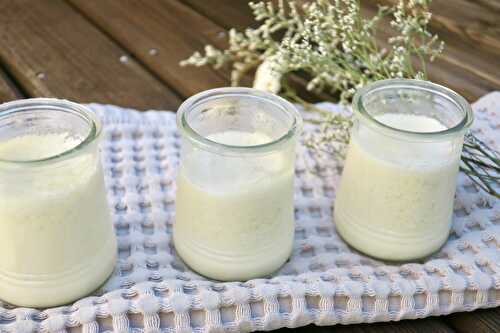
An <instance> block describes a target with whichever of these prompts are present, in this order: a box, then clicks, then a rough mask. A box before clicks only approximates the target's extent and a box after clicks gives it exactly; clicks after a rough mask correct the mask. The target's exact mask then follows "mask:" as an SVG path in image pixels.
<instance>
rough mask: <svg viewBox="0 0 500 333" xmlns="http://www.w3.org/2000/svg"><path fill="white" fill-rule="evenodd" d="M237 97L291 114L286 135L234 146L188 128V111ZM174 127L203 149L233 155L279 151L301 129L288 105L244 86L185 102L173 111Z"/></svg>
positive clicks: (299, 118) (294, 110) (205, 93)
mask: <svg viewBox="0 0 500 333" xmlns="http://www.w3.org/2000/svg"><path fill="white" fill-rule="evenodd" d="M238 96H241V97H250V98H255V99H257V100H260V101H264V102H266V103H272V104H274V105H275V106H277V107H278V108H280V109H281V110H283V111H284V112H286V113H287V114H289V115H291V117H292V119H293V121H292V124H291V125H290V127H289V129H288V130H287V131H286V133H284V134H283V135H281V136H280V137H278V138H276V139H274V140H272V141H270V142H266V143H264V144H259V145H251V146H237V145H231V144H224V143H220V142H217V141H213V140H210V139H208V138H207V137H205V136H203V135H201V134H200V133H198V132H197V131H196V130H195V129H194V128H192V127H191V125H190V124H189V121H188V120H187V119H186V116H187V114H188V113H189V111H190V110H192V109H194V108H195V107H196V106H198V105H200V104H202V103H204V102H207V101H210V100H215V99H219V98H224V97H238ZM177 127H178V129H179V131H180V132H181V134H183V135H186V136H187V137H188V138H189V139H190V140H192V141H194V142H195V143H197V144H198V145H199V146H200V147H201V148H203V149H205V150H211V151H224V152H233V153H237V154H241V153H263V152H269V151H274V150H277V149H279V147H280V146H281V145H282V144H284V143H285V142H288V141H289V140H290V139H292V138H293V137H295V136H296V135H297V134H298V133H300V130H301V129H302V116H301V115H300V113H299V111H298V110H297V108H295V106H294V105H293V104H292V103H290V102H288V101H287V100H285V99H284V98H282V97H280V96H277V95H275V94H272V93H269V92H266V91H262V90H258V89H254V88H247V87H224V88H215V89H209V90H205V91H202V92H200V93H198V94H196V95H193V96H191V97H189V98H188V99H187V100H185V101H184V102H183V103H182V104H181V106H180V107H179V109H178V111H177Z"/></svg>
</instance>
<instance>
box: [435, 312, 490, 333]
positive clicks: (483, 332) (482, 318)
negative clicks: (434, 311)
mask: <svg viewBox="0 0 500 333" xmlns="http://www.w3.org/2000/svg"><path fill="white" fill-rule="evenodd" d="M444 319H445V320H446V322H447V323H448V325H450V326H451V327H453V328H454V329H455V330H456V331H457V332H459V333H469V332H473V333H497V332H500V308H494V309H486V310H476V311H474V312H464V313H455V314H452V315H449V316H446V317H444Z"/></svg>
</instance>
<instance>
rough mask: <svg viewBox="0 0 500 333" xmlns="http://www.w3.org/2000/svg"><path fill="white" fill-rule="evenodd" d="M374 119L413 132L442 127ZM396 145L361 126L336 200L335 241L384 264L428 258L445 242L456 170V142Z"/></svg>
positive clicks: (417, 120)
mask: <svg viewBox="0 0 500 333" xmlns="http://www.w3.org/2000/svg"><path fill="white" fill-rule="evenodd" d="M375 119H376V120H377V121H379V122H381V123H383V124H386V125H388V126H390V127H393V128H396V129H400V130H406V131H412V132H439V131H443V130H446V129H447V128H446V127H445V126H444V125H443V124H441V123H440V122H439V121H437V120H436V119H433V118H430V117H426V116H419V115H409V114H383V115H381V116H375ZM405 140H406V139H402V138H398V139H395V138H393V137H390V136H388V135H385V134H382V133H379V132H375V131H374V130H372V129H371V128H369V127H367V126H361V127H360V128H359V129H358V130H357V131H354V132H353V136H352V138H351V142H350V146H349V151H348V155H347V159H346V161H345V166H344V172H343V174H342V179H341V183H340V187H339V190H338V193H337V198H336V201H335V208H334V216H335V223H336V227H337V230H338V231H339V233H340V235H341V236H342V237H343V238H344V239H345V240H346V241H347V242H348V243H349V244H350V245H352V246H353V247H355V248H356V249H358V250H360V251H362V252H364V253H366V254H368V255H371V256H374V257H378V258H383V259H389V260H405V259H413V258H419V257H423V256H426V255H428V254H430V253H432V252H434V251H436V250H437V249H438V248H439V247H441V245H442V244H443V243H444V242H445V241H446V239H447V237H448V233H449V230H450V226H451V222H452V213H453V200H450V199H451V198H453V196H454V193H455V183H456V177H457V173H458V169H459V154H456V153H455V151H456V149H457V147H456V143H454V142H450V141H443V140H442V141H437V142H436V141H433V142H422V141H416V140H412V139H407V140H406V141H405Z"/></svg>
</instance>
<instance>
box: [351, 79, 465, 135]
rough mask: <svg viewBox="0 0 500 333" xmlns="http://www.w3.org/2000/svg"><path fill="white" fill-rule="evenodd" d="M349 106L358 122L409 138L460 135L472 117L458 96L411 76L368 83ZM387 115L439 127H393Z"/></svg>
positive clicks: (373, 128)
mask: <svg viewBox="0 0 500 333" xmlns="http://www.w3.org/2000/svg"><path fill="white" fill-rule="evenodd" d="M352 107H353V112H354V114H355V116H356V118H357V119H358V120H359V121H360V123H361V124H362V125H365V126H368V127H370V128H371V129H372V130H374V131H378V132H380V133H383V134H386V135H390V136H397V137H402V138H407V139H412V140H422V141H434V140H436V141H439V140H447V139H449V138H450V137H456V136H461V135H463V134H464V132H465V131H466V130H467V129H468V128H469V127H470V125H471V123H472V120H473V116H472V109H471V107H470V104H469V103H468V102H467V101H466V100H465V99H464V98H463V97H462V96H460V95H459V94H457V93H456V92H454V91H452V90H450V89H448V88H446V87H443V86H440V85H438V84H435V83H432V82H428V81H421V80H413V79H389V80H381V81H377V82H374V83H372V84H369V85H367V86H365V87H364V88H362V89H360V90H358V92H357V93H356V94H355V96H354V98H353V103H352ZM387 114H390V115H392V116H394V115H396V116H399V117H406V120H407V121H410V120H414V121H417V120H419V119H420V120H422V119H423V118H425V119H427V120H433V121H437V122H438V123H439V124H441V125H442V126H440V127H441V128H440V129H438V130H435V128H434V129H430V130H429V129H428V128H419V127H418V126H417V125H416V124H415V123H414V124H412V125H414V126H410V128H404V127H403V128H402V127H396V126H394V124H391V123H390V122H387V121H384V118H387V117H386V116H384V115H387ZM425 119H424V120H425ZM437 122H436V123H437Z"/></svg>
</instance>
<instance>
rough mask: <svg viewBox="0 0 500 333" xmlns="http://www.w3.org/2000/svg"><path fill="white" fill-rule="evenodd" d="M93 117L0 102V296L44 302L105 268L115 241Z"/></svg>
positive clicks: (68, 297) (78, 108)
mask: <svg viewBox="0 0 500 333" xmlns="http://www.w3.org/2000/svg"><path fill="white" fill-rule="evenodd" d="M100 133H101V128H100V125H99V122H98V120H97V118H96V117H95V115H94V114H93V113H92V112H90V111H89V110H88V109H86V108H85V107H83V106H82V105H79V104H76V103H72V102H68V101H64V100H57V99H48V98H35V99H27V100H20V101H15V102H9V103H5V104H2V105H1V106H0V299H2V300H4V301H7V302H9V303H13V304H16V305H20V306H32V307H49V306H55V305H62V304H65V303H68V302H71V301H74V300H76V299H78V298H80V297H82V296H85V295H86V294H88V293H90V292H92V291H94V290H95V289H96V288H98V287H99V286H100V285H101V284H102V283H103V282H104V281H105V280H106V279H107V278H108V276H109V275H110V274H111V272H112V270H113V267H114V262H115V256H116V240H115V235H114V232H113V227H112V223H111V218H110V213H109V208H108V205H107V201H106V193H105V188H104V178H103V172H102V167H101V163H100V156H99V150H98V141H99V136H100Z"/></svg>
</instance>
